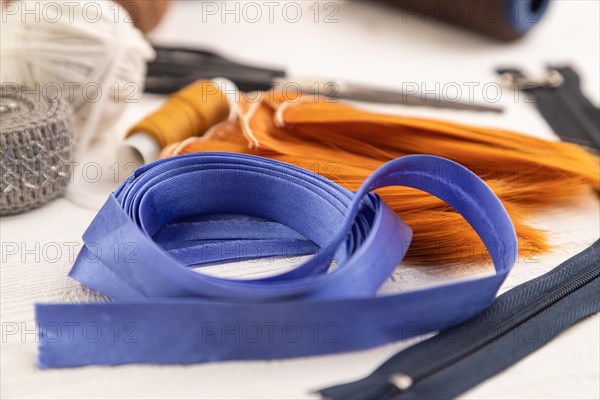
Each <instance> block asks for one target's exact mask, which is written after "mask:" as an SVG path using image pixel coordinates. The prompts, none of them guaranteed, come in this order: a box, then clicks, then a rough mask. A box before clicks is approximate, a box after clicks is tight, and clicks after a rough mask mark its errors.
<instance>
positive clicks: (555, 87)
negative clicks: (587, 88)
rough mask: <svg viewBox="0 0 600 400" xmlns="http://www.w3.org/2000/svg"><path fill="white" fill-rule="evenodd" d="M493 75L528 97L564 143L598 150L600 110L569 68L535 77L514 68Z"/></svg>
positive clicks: (578, 78) (555, 69)
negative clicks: (586, 94) (528, 95)
mask: <svg viewBox="0 0 600 400" xmlns="http://www.w3.org/2000/svg"><path fill="white" fill-rule="evenodd" d="M496 72H497V73H498V74H499V75H500V81H501V83H502V84H504V86H505V87H508V88H510V89H512V90H520V91H523V92H525V93H528V94H530V95H531V96H532V97H533V99H534V100H535V102H536V106H537V109H538V111H539V112H540V114H542V116H543V117H544V119H545V120H546V122H547V123H548V124H549V125H550V127H551V128H552V130H553V131H554V132H555V133H556V134H557V135H558V136H559V137H560V139H561V140H563V141H565V142H571V143H575V144H579V145H582V146H585V147H589V148H591V149H594V150H596V151H598V150H600V109H599V108H598V107H596V106H595V105H594V104H592V102H591V101H590V100H589V99H588V98H587V97H586V96H585V94H584V93H583V92H582V90H581V79H580V77H579V75H578V74H577V72H576V71H575V70H574V69H573V68H571V67H569V66H566V67H548V68H547V70H546V72H545V73H544V74H543V75H542V76H541V77H538V78H535V79H534V78H531V77H530V76H529V75H527V74H525V73H523V72H522V71H521V70H519V69H516V68H499V69H497V70H496Z"/></svg>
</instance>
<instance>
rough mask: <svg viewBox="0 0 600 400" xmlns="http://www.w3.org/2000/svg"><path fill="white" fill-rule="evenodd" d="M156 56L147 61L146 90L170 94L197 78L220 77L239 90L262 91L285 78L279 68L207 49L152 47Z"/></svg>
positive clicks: (283, 72)
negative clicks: (249, 62)
mask: <svg viewBox="0 0 600 400" xmlns="http://www.w3.org/2000/svg"><path fill="white" fill-rule="evenodd" d="M154 50H155V51H156V58H155V59H154V61H152V62H150V63H148V73H147V77H146V89H145V90H146V92H148V93H157V94H171V93H174V92H176V91H178V90H180V89H181V88H183V87H185V86H187V85H189V84H191V83H193V82H195V81H197V80H199V79H213V78H216V77H223V78H227V79H229V80H231V81H232V82H234V83H235V84H236V86H237V87H238V89H239V90H241V91H242V92H251V91H255V90H260V91H265V90H269V89H271V88H272V87H273V82H274V81H275V80H276V79H278V78H282V77H285V71H283V70H280V69H270V68H260V67H253V66H249V65H245V64H240V63H237V62H235V61H232V60H229V59H227V58H225V57H223V56H221V55H219V54H217V53H214V52H212V51H208V50H199V49H190V48H185V47H164V46H154Z"/></svg>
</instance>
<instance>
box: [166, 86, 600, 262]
mask: <svg viewBox="0 0 600 400" xmlns="http://www.w3.org/2000/svg"><path fill="white" fill-rule="evenodd" d="M264 97H265V98H263V100H262V101H261V102H260V103H257V102H256V101H254V102H250V101H249V100H248V99H244V98H242V99H241V100H240V102H239V104H238V114H239V116H240V117H239V120H238V121H235V122H224V123H221V124H219V125H217V126H215V127H213V128H212V129H211V130H210V131H209V132H208V133H207V134H206V135H205V136H203V137H193V138H189V139H187V140H185V141H183V142H180V143H175V144H173V145H171V146H168V147H166V148H165V149H163V152H162V153H161V157H168V156H172V155H176V154H183V153H192V152H200V151H227V152H239V153H248V154H255V155H259V156H263V157H269V158H273V159H276V160H280V161H283V162H287V163H291V164H295V165H298V166H300V167H303V168H306V169H309V170H312V171H314V172H316V173H319V174H321V175H323V176H325V177H327V178H329V179H332V180H333V181H335V182H337V183H339V184H341V185H343V186H345V187H347V188H348V189H350V190H356V189H357V188H358V187H359V186H360V184H361V183H362V182H363V181H364V180H365V179H366V178H367V176H368V175H369V174H370V173H371V172H372V171H373V170H375V169H376V168H377V167H379V166H380V165H381V164H383V163H384V162H386V161H388V160H390V159H393V158H396V157H399V156H402V155H406V154H414V153H424V154H434V155H438V156H442V157H446V158H450V159H452V160H454V161H456V162H459V163H461V164H463V165H465V166H466V167H467V168H469V169H471V170H472V171H474V172H475V173H477V174H478V175H479V176H481V177H482V178H483V179H484V180H485V181H486V182H487V183H488V184H489V185H490V187H491V188H492V189H493V190H494V191H495V193H496V194H497V195H498V196H499V197H500V199H501V200H502V201H503V203H504V205H505V206H506V208H507V210H508V211H509V214H510V215H511V218H512V220H513V222H514V224H515V227H516V230H517V234H518V237H519V250H520V256H521V259H522V258H525V257H528V256H531V255H532V254H534V253H537V252H542V251H545V250H547V249H548V248H549V245H548V243H547V240H546V238H545V235H544V232H542V231H541V230H539V229H536V228H533V227H531V226H528V225H527V224H526V223H525V220H526V218H528V217H530V216H531V215H532V213H533V212H535V211H536V210H538V209H539V208H540V207H541V206H547V205H552V204H557V203H559V202H564V201H571V200H574V199H577V198H578V197H580V196H581V195H582V194H583V193H585V192H588V191H589V190H590V188H594V189H596V190H598V189H599V187H600V176H599V174H598V171H599V168H600V164H599V159H598V157H597V156H596V155H592V154H591V153H589V152H588V151H586V150H585V149H583V148H581V147H579V146H576V145H572V144H568V143H563V142H551V141H546V140H541V139H536V138H532V137H528V136H524V135H521V134H518V133H513V132H508V131H503V130H498V129H488V128H481V127H474V126H468V125H461V124H456V123H451V122H445V121H437V120H431V119H424V118H412V117H403V116H396V115H386V114H376V113H372V112H368V111H365V110H361V109H358V108H355V107H352V106H350V105H346V104H341V103H330V102H325V101H320V100H319V101H317V100H315V99H312V98H310V99H306V98H303V99H301V100H300V101H296V102H293V103H292V102H285V101H283V99H281V98H280V97H277V96H264ZM266 97H269V99H266ZM378 193H379V194H380V195H381V196H382V197H383V198H384V199H385V201H386V202H387V203H388V204H389V205H390V207H392V208H393V209H394V210H395V211H396V212H397V213H398V214H399V215H400V216H401V217H402V219H404V221H406V223H407V224H408V225H410V226H411V227H412V228H413V230H414V239H413V244H411V246H410V248H409V252H408V256H407V259H408V260H409V261H412V262H459V261H460V262H464V261H481V260H482V259H487V251H486V250H485V248H484V247H483V244H482V243H481V241H480V240H479V238H478V237H477V235H476V234H475V232H474V231H473V230H472V228H471V227H470V226H469V225H468V224H467V222H466V221H464V220H463V219H462V217H461V216H460V215H458V214H457V213H456V212H454V211H453V210H452V209H451V208H450V207H449V206H448V205H446V204H445V203H443V202H442V201H440V200H439V199H437V198H435V197H433V196H430V195H427V194H425V193H423V192H420V191H417V190H413V189H408V188H402V187H392V188H386V189H383V190H380V191H378Z"/></svg>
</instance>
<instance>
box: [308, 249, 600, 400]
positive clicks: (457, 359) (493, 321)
mask: <svg viewBox="0 0 600 400" xmlns="http://www.w3.org/2000/svg"><path fill="white" fill-rule="evenodd" d="M599 278H600V241H598V242H596V243H595V244H594V245H592V246H591V247H589V248H588V249H586V250H585V251H583V252H582V253H579V254H578V255H576V256H575V257H573V258H571V259H569V260H567V261H565V262H564V263H562V264H561V265H560V266H558V267H556V268H555V269H553V270H552V271H550V272H548V273H547V274H544V275H542V276H540V277H538V278H536V279H533V280H531V281H529V282H526V283H524V284H522V285H519V286H517V287H515V288H513V289H511V290H509V291H507V292H506V293H504V294H503V295H501V296H499V297H498V298H497V299H496V301H495V302H494V304H493V305H492V306H491V307H490V308H489V309H488V310H486V311H485V312H484V313H482V314H481V315H479V316H477V317H475V318H473V319H472V320H471V321H467V322H466V323H464V324H461V325H459V326H456V327H454V328H451V329H449V330H447V331H444V332H442V333H440V334H439V335H437V336H435V337H433V338H431V339H429V340H426V341H424V342H421V343H419V344H417V345H415V346H412V347H410V348H408V349H407V350H404V351H402V352H400V353H398V354H396V355H394V356H393V357H392V358H390V359H389V360H387V361H386V362H385V363H383V364H382V365H381V366H380V367H379V368H378V369H377V370H375V371H374V372H373V373H372V374H371V375H369V376H368V377H366V378H364V379H362V380H360V381H356V382H352V383H347V384H343V385H338V386H334V387H331V388H326V389H322V390H321V391H319V393H320V394H321V395H322V396H323V397H325V398H331V399H342V398H344V399H365V400H367V399H395V398H402V399H404V398H427V397H432V394H435V397H452V396H454V395H457V394H459V393H461V392H462V391H464V390H466V389H468V388H469V387H471V386H470V385H471V384H473V385H474V384H476V383H478V382H481V381H483V380H484V379H487V377H489V376H493V374H495V373H497V372H499V371H501V370H502V369H504V368H507V367H508V366H510V365H511V364H512V363H514V362H516V361H518V360H519V359H520V358H522V357H524V356H525V355H527V354H529V353H531V352H533V351H535V350H536V349H537V348H539V347H541V346H542V345H543V344H545V343H547V342H548V341H549V340H551V339H552V338H553V337H554V336H556V335H558V334H559V333H560V332H561V331H562V330H564V329H566V328H567V327H568V326H570V325H572V324H573V323H575V322H576V321H578V320H579V319H581V318H583V317H584V316H586V315H591V314H593V313H595V312H598V311H600V287H599V285H598V284H600V279H599ZM580 289H581V290H580ZM582 296H583V297H582ZM580 297H582V298H583V300H582V299H580ZM563 303H564V304H563ZM553 308H557V309H553ZM578 308H580V309H578ZM546 311H548V315H546V314H545V312H546ZM567 314H569V315H567ZM556 315H560V316H561V318H560V320H559V321H558V322H556V321H554V319H555V318H556ZM565 315H566V316H565ZM563 316H565V317H563ZM531 320H535V322H536V324H538V325H539V326H544V324H550V328H547V329H546V328H545V330H544V331H543V333H542V335H541V336H542V338H541V339H540V340H538V342H536V343H527V342H526V341H523V343H520V342H519V341H514V343H513V342H511V341H509V340H508V338H509V337H510V335H511V333H518V331H519V329H520V328H522V327H523V326H524V325H525V324H526V323H528V321H531ZM553 335H554V336H553ZM498 346H500V350H507V351H510V352H512V353H514V354H513V355H509V356H507V357H506V360H498V359H492V360H489V362H491V363H498V368H497V371H496V372H495V373H492V372H493V371H490V370H487V371H485V372H481V371H477V365H478V361H477V359H480V360H485V359H486V358H490V357H489V356H486V355H485V354H484V353H485V352H489V353H490V354H491V358H498V357H497V354H498V348H494V347H498ZM500 353H502V351H501V352H500ZM469 360H471V361H469ZM461 362H463V364H464V365H462V366H461V368H462V369H465V368H474V369H475V370H474V371H473V374H472V375H479V376H476V377H475V378H472V379H471V382H465V383H458V384H456V383H455V382H454V381H455V380H457V379H444V376H447V377H451V376H452V370H453V369H455V368H456V366H457V364H460V363H461ZM448 371H449V372H448ZM458 372H460V371H458ZM462 372H464V371H462ZM444 374H445V375H444ZM490 374H491V375H490ZM458 376H460V377H464V376H465V374H464V373H460V375H458ZM448 382H450V383H449V384H448ZM415 389H416V390H415ZM424 394H425V395H424ZM421 396H424V397H421Z"/></svg>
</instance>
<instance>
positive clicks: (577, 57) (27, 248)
mask: <svg viewBox="0 0 600 400" xmlns="http://www.w3.org/2000/svg"><path fill="white" fill-rule="evenodd" d="M212 4H213V5H214V6H216V7H217V12H216V14H214V15H213V13H212V12H213V11H211V10H210V9H207V8H206V7H207V6H206V5H204V6H203V5H202V3H200V2H185V3H184V2H177V3H175V4H174V7H173V8H172V9H171V11H170V13H169V14H168V16H167V18H166V20H165V21H164V23H163V24H162V25H161V26H160V27H159V29H157V30H156V31H155V32H153V34H152V36H151V38H152V39H153V40H155V41H156V42H160V43H164V44H188V45H194V46H199V47H209V48H213V49H215V50H218V51H221V52H224V53H226V54H228V55H231V56H235V57H236V58H237V59H239V60H242V61H247V62H253V63H258V64H265V65H271V64H276V65H279V66H282V67H285V68H286V69H287V70H288V71H289V72H290V74H292V75H294V76H299V77H303V76H304V77H306V76H324V77H328V78H331V77H334V78H338V79H348V80H353V81H357V82H365V83H373V84H380V85H384V86H388V87H397V88H400V87H401V85H402V82H415V83H417V84H419V85H424V88H425V89H433V90H435V89H436V86H435V85H436V83H439V84H440V85H441V86H440V87H442V88H443V86H444V85H445V84H448V83H456V84H458V86H459V87H461V88H463V89H464V90H465V92H464V93H463V96H467V95H468V92H466V90H467V88H468V85H469V83H470V82H479V83H480V86H478V89H476V90H475V91H474V95H475V98H476V99H477V100H485V96H488V98H490V97H494V96H496V95H495V94H493V93H492V92H490V93H488V94H486V93H484V92H483V91H482V90H481V89H482V87H483V86H484V85H485V84H486V83H490V82H495V79H496V77H495V76H494V68H495V67H496V66H499V65H518V66H522V67H525V68H528V69H530V70H532V71H541V69H542V68H543V67H544V65H545V63H547V62H565V63H571V64H573V65H575V66H576V67H577V68H578V69H579V71H580V72H581V73H582V75H583V78H584V85H585V88H586V90H587V93H588V95H589V96H591V97H592V99H594V101H595V102H596V103H598V102H599V100H598V99H599V92H600V90H599V81H600V76H599V75H600V74H599V71H600V55H599V51H600V32H599V29H600V28H599V23H600V22H599V19H600V17H599V14H600V5H599V2H598V1H595V0H590V1H567V0H562V1H554V2H553V4H552V6H551V8H550V10H549V11H548V14H547V16H546V18H545V19H544V20H543V21H542V23H541V24H540V25H539V26H538V27H537V28H536V29H535V30H534V31H533V32H532V33H531V34H530V35H528V36H527V37H526V38H524V39H523V40H522V41H519V42H517V43H514V44H501V43H495V42H491V41H489V40H487V39H483V38H480V37H478V36H475V35H471V34H468V33H465V32H463V31H459V30H456V29H454V28H449V27H446V26H440V25H433V24H430V23H423V22H421V21H419V20H418V19H414V18H408V19H407V18H404V17H403V16H402V15H401V14H400V13H399V12H392V11H390V9H388V8H386V7H383V6H380V5H373V4H369V3H368V2H342V3H339V7H338V6H336V7H338V8H335V9H334V8H328V9H325V6H324V4H323V3H321V4H317V6H316V7H317V8H318V9H320V14H319V16H318V18H317V21H316V22H315V14H314V9H315V5H314V3H313V2H312V1H302V2H296V4H299V5H301V7H302V10H303V14H302V17H301V18H300V19H299V21H298V22H296V23H292V22H291V20H292V19H294V18H295V17H294V18H291V17H293V14H292V11H290V10H288V11H289V14H287V15H286V16H285V17H284V15H283V14H282V12H281V10H282V9H283V7H284V3H277V4H278V6H277V7H276V8H275V9H274V13H273V14H272V17H273V20H272V21H269V18H268V8H266V7H267V6H266V5H265V4H264V3H263V2H260V1H259V2H257V4H258V5H259V7H260V9H261V10H262V12H263V16H262V18H261V20H260V21H258V22H256V23H252V22H251V21H250V19H255V18H256V14H249V12H250V11H251V10H248V9H247V12H248V13H247V14H245V15H244V14H243V13H244V11H243V6H244V3H237V4H238V6H237V7H240V9H239V10H240V11H239V13H238V17H239V22H236V21H235V18H236V15H235V14H224V13H223V11H224V10H223V9H222V7H225V6H224V5H223V4H222V3H221V2H214V3H212ZM235 4H236V2H229V3H228V6H227V7H230V8H229V9H230V10H231V9H233V10H235V8H234V7H236V6H235ZM203 7H204V9H203ZM294 7H295V6H294ZM310 7H313V8H312V9H311V8H310ZM213 10H214V9H213ZM278 10H279V11H278ZM332 10H337V12H336V13H335V15H334V16H333V18H334V19H335V20H336V21H333V22H332V23H325V22H324V18H325V16H326V15H327V12H328V11H332ZM203 11H204V12H203ZM209 11H210V12H209ZM222 18H225V19H226V22H225V23H222ZM286 18H287V20H286ZM438 91H439V90H438ZM160 101H161V99H160V98H157V97H154V96H146V97H144V99H143V101H142V102H141V103H139V104H135V105H134V106H133V107H132V108H131V109H129V110H128V113H127V115H126V117H125V118H124V120H123V121H122V123H121V128H123V127H126V126H127V125H128V124H130V123H131V122H132V121H135V120H137V119H139V118H140V116H141V115H143V114H144V113H147V112H148V111H150V110H152V109H154V108H155V107H157V105H159V104H160ZM498 104H501V105H502V106H504V107H505V109H506V112H505V113H504V114H502V115H495V114H489V113H470V112H456V111H441V110H429V109H417V108H406V107H386V108H385V110H387V111H389V112H399V113H404V114H412V115H426V116H432V117H436V118H447V119H452V120H456V121H461V122H467V123H477V124H483V125H489V126H494V127H503V128H510V129H514V130H519V131H523V132H526V133H528V134H531V135H536V136H540V137H548V138H550V137H553V135H552V133H551V131H550V129H549V128H548V127H547V125H546V124H545V122H544V121H543V120H542V119H541V117H540V116H539V115H538V113H537V112H536V111H535V109H534V108H533V106H532V105H531V104H526V103H523V102H522V101H520V102H515V101H514V99H513V97H512V93H509V92H502V93H501V97H500V99H499V102H498ZM122 133H123V130H122V129H115V132H114V135H115V136H116V135H119V134H122ZM95 156H96V155H94V156H92V157H95ZM97 157H100V156H99V155H98V156H97ZM92 159H93V158H92ZM104 173H105V178H107V177H108V176H110V174H111V173H112V172H110V171H104ZM112 187H114V183H112V184H111V183H110V179H108V182H106V179H105V180H103V183H98V184H95V185H94V187H93V190H94V191H95V192H96V193H98V196H97V198H94V197H93V196H92V197H90V198H89V199H88V197H82V196H80V197H78V198H77V199H75V200H76V203H77V204H78V205H75V204H73V202H71V201H70V200H68V199H65V198H62V199H58V200H56V201H53V202H51V203H50V204H48V205H46V206H44V207H42V208H40V209H37V210H34V211H31V212H28V213H25V214H22V215H18V216H12V217H6V218H2V221H1V226H0V233H1V241H2V260H1V261H2V265H1V269H0V281H1V298H0V300H1V308H0V311H1V320H2V343H1V347H0V349H1V364H0V366H1V379H0V380H1V393H0V396H1V397H2V398H43V399H68V398H147V399H153V398H176V399H180V398H181V399H183V398H277V399H281V398H295V399H298V398H310V397H311V396H310V395H309V391H310V390H312V389H316V388H320V387H324V386H327V385H332V384H336V383H340V382H344V381H348V380H353V379H357V378H360V377H362V376H364V375H365V374H367V373H369V372H370V371H371V370H372V369H374V368H375V367H376V366H378V364H380V363H381V362H382V361H384V360H385V359H386V358H388V357H389V356H391V355H392V354H394V353H395V352H397V351H398V350H399V349H401V348H404V347H406V346H408V345H410V344H411V343H413V342H414V341H413V342H410V343H395V344H391V345H387V346H382V347H379V348H375V349H372V350H368V351H361V352H354V353H345V354H339V355H328V356H321V357H308V358H301V359H294V360H282V361H268V362H267V361H253V362H224V363H209V364H200V365H194V366H137V365H133V366H123V367H87V368H78V369H66V370H45V371H41V370H38V369H37V368H36V366H35V363H36V353H37V343H36V337H35V334H34V316H33V304H34V302H49V301H55V302H56V301H86V300H90V299H93V298H95V297H94V294H92V293H91V292H90V291H88V290H85V289H84V288H82V287H81V286H80V285H78V284H77V283H76V282H74V281H72V280H71V279H69V278H68V277H67V272H68V270H69V268H70V267H71V265H72V262H73V256H74V254H76V253H75V252H76V250H77V249H78V248H79V247H80V246H81V234H82V232H83V231H84V230H85V228H86V227H87V225H88V224H89V222H90V221H91V219H92V218H93V217H94V215H95V210H96V209H97V207H98V206H99V204H98V200H97V199H98V198H99V199H101V198H103V197H105V196H106V195H107V194H108V193H109V192H110V190H111V188H112ZM81 205H83V206H84V207H81ZM532 222H533V223H535V224H536V225H538V226H540V227H543V228H545V229H547V230H548V231H549V236H550V239H551V241H552V244H554V245H555V248H554V250H552V251H551V252H549V253H547V254H543V255H540V256H539V257H537V258H536V259H535V262H534V263H519V264H517V265H516V266H515V269H514V270H513V272H512V274H511V275H510V277H509V278H508V280H507V281H506V283H505V285H504V286H503V288H502V290H506V289H508V288H510V287H512V286H514V285H516V284H519V283H522V282H524V281H526V280H528V279H531V278H534V277H536V276H539V275H541V274H543V273H544V272H547V271H548V270H550V269H551V268H553V267H555V266H556V265H558V264H559V263H560V262H561V261H563V260H565V259H567V258H569V257H571V256H572V255H574V254H576V253H577V252H579V251H580V250H583V249H584V248H585V247H587V246H588V245H589V244H591V243H592V242H593V241H595V240H596V239H597V238H598V237H600V210H599V203H598V199H597V197H596V196H594V195H593V194H590V196H589V197H588V198H587V199H585V201H582V202H580V203H577V204H565V205H563V206H560V207H557V208H555V209H552V210H547V211H544V212H542V213H540V214H539V215H537V216H536V218H535V220H534V221H532ZM15 249H16V250H15ZM407 271H408V270H407ZM465 271H466V272H465V273H471V272H472V271H471V270H465ZM408 272H410V273H405V274H404V275H402V273H401V274H400V275H401V276H404V281H402V279H400V284H399V289H400V290H401V289H402V285H406V286H411V285H413V286H414V285H417V284H424V282H428V281H429V282H430V281H431V280H436V279H440V276H441V277H442V279H443V278H445V275H444V270H443V269H437V270H428V271H427V272H426V271H424V270H419V269H413V270H410V271H408ZM397 286H398V285H397ZM396 289H398V287H391V288H389V287H388V288H387V290H396ZM490 362H494V361H493V360H490ZM599 363H600V317H599V316H598V315H596V316H594V317H591V318H588V319H587V320H585V321H583V322H581V323H579V324H577V325H576V326H575V327H573V328H571V329H569V330H568V331H566V332H565V333H564V334H562V335H561V336H559V337H558V338H557V339H556V340H555V341H553V342H552V343H551V344H550V345H548V346H546V347H544V348H543V349H541V350H540V351H538V352H536V353H535V354H534V355H532V356H530V357H528V358H526V359H525V360H523V361H521V362H519V363H518V364H517V365H515V366H513V367H512V368H510V369H508V370H507V371H505V372H504V373H501V374H500V375H498V376H496V377H494V378H492V379H490V380H489V381H487V382H485V383H483V384H481V385H479V386H478V387H476V388H474V389H473V390H471V391H469V392H467V393H465V394H464V395H463V397H464V398H472V399H475V398H477V399H481V398H490V399H491V398H494V399H497V398H511V399H525V398H527V399H529V398H536V399H541V398H544V399H546V398H556V399H559V398H560V399H562V398H577V399H581V398H589V399H598V398H600V378H599V377H600V365H599ZM313 397H314V396H313Z"/></svg>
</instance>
